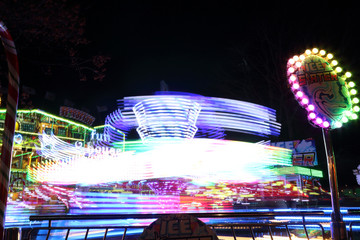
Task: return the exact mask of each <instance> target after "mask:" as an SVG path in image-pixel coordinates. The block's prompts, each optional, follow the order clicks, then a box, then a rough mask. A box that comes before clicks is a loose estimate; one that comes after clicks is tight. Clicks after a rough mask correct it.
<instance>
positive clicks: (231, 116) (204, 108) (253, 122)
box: [105, 94, 280, 139]
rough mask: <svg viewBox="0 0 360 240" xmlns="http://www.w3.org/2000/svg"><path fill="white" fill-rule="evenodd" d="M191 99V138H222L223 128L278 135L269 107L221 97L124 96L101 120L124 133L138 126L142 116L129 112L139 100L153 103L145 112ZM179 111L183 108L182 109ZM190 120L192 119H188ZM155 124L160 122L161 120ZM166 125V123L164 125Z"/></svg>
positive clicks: (262, 134)
mask: <svg viewBox="0 0 360 240" xmlns="http://www.w3.org/2000/svg"><path fill="white" fill-rule="evenodd" d="M180 100H181V101H184V100H187V101H191V102H193V103H197V104H198V105H199V106H200V109H201V110H200V112H199V116H198V118H197V121H196V127H197V128H198V131H197V134H196V135H195V138H202V137H206V138H216V139H221V138H224V136H225V134H224V132H225V131H232V132H241V133H248V134H254V135H259V136H265V137H267V136H270V135H275V136H278V135H279V134H280V124H279V123H277V122H276V116H275V111H274V110H273V109H270V108H267V107H264V106H261V105H257V104H253V103H248V102H243V101H238V100H232V99H224V98H213V97H204V96H198V95H197V96H189V95H180V94H179V95H152V96H136V97H125V98H124V99H122V100H118V105H119V109H118V110H116V111H115V112H113V113H112V114H110V115H109V116H108V117H107V118H106V120H105V123H106V124H109V125H112V126H114V127H115V128H117V129H120V130H121V131H124V132H128V131H129V130H130V129H134V128H137V127H139V123H138V121H140V125H141V124H142V121H143V120H142V119H138V118H137V116H136V114H135V112H134V111H133V108H134V106H136V105H137V104H140V103H141V102H146V101H151V102H152V103H153V106H149V108H148V109H147V112H152V111H158V109H157V108H156V107H155V106H157V105H166V104H167V101H169V102H174V101H180ZM178 110H179V109H177V108H169V109H168V110H167V111H164V114H168V115H171V113H175V112H176V111H178ZM181 111H184V109H183V108H182V109H181ZM192 120H194V118H192ZM158 124H163V123H162V122H161V121H159V122H158ZM165 126H166V124H165Z"/></svg>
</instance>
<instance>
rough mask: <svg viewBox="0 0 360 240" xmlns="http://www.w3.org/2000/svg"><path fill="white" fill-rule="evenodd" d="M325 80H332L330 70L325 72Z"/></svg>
mask: <svg viewBox="0 0 360 240" xmlns="http://www.w3.org/2000/svg"><path fill="white" fill-rule="evenodd" d="M324 80H325V81H330V80H331V77H330V72H325V73H324Z"/></svg>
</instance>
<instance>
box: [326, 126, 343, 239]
mask: <svg viewBox="0 0 360 240" xmlns="http://www.w3.org/2000/svg"><path fill="white" fill-rule="evenodd" d="M322 135H323V139H324V146H325V152H326V158H327V164H328V172H329V185H330V193H331V206H332V213H331V222H330V230H331V239H333V240H347V236H346V225H345V222H344V221H343V218H342V215H341V213H340V202H339V190H338V181H337V175H336V164H335V155H334V150H333V147H332V143H331V138H330V130H329V129H322Z"/></svg>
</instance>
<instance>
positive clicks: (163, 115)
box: [133, 96, 200, 141]
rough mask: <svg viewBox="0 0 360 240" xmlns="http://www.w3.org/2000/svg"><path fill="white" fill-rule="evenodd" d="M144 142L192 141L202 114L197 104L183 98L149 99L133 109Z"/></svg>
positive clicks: (138, 130)
mask: <svg viewBox="0 0 360 240" xmlns="http://www.w3.org/2000/svg"><path fill="white" fill-rule="evenodd" d="M133 111H134V113H135V116H136V119H137V122H138V125H139V127H138V128H137V129H136V130H137V132H138V133H139V135H140V137H141V139H142V140H143V141H151V140H156V139H158V138H162V139H164V138H170V139H172V138H180V139H183V138H185V139H192V138H193V137H194V136H195V133H196V131H197V127H196V120H197V118H198V115H199V112H200V106H199V104H198V103H197V102H194V101H191V100H189V99H185V98H181V97H172V96H169V97H162V98H161V99H157V98H149V99H144V100H143V101H141V102H139V103H137V104H135V106H134V107H133Z"/></svg>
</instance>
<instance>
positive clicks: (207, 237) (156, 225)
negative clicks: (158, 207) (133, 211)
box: [139, 214, 218, 240]
mask: <svg viewBox="0 0 360 240" xmlns="http://www.w3.org/2000/svg"><path fill="white" fill-rule="evenodd" d="M139 239H140V240H148V239H149V240H150V239H199V240H217V239H218V237H217V235H216V234H215V232H214V231H212V230H211V228H209V227H208V226H207V225H206V224H205V223H204V222H202V221H200V220H199V219H198V218H196V217H193V216H191V215H185V214H171V215H169V216H164V217H161V218H159V219H157V220H156V221H154V222H153V223H151V224H150V225H149V226H148V227H147V228H145V229H144V231H143V233H142V234H141V236H140V238H139Z"/></svg>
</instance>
